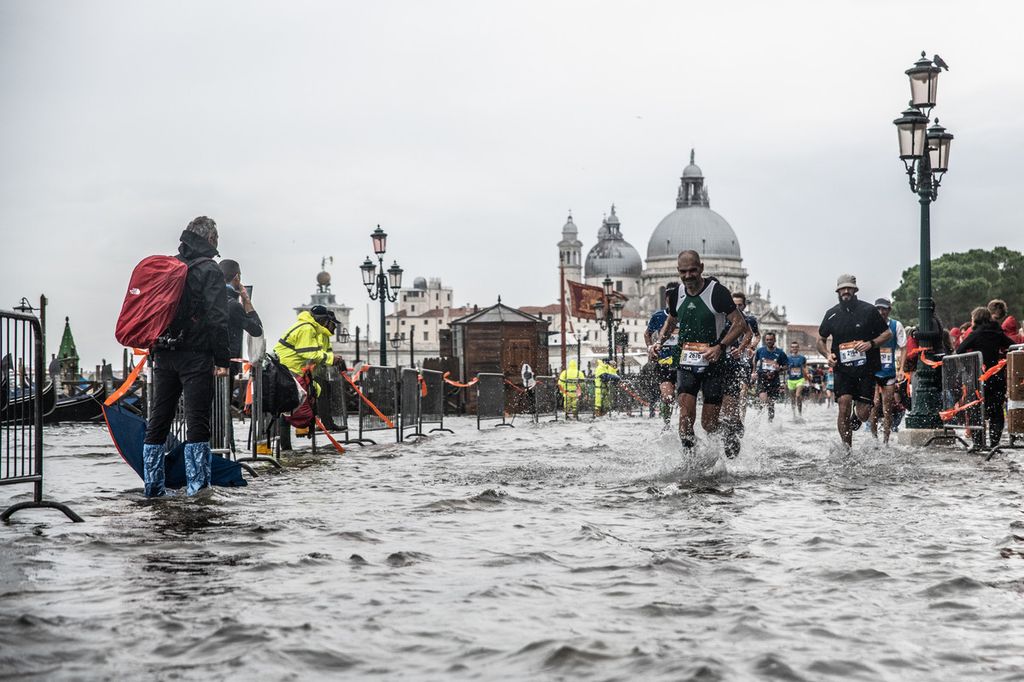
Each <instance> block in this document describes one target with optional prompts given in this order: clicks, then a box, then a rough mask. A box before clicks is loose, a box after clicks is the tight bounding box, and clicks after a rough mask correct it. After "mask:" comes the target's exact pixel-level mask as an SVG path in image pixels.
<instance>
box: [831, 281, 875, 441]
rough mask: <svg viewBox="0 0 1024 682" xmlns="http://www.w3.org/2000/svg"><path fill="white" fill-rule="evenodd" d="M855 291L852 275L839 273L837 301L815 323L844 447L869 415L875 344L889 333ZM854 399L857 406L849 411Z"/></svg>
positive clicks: (873, 386) (873, 392)
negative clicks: (831, 374) (832, 378)
mask: <svg viewBox="0 0 1024 682" xmlns="http://www.w3.org/2000/svg"><path fill="white" fill-rule="evenodd" d="M857 291H858V288H857V278H856V277H854V276H853V275H840V276H839V279H838V281H837V282H836V295H837V296H838V297H839V303H838V304H837V305H834V306H832V307H831V308H829V309H828V310H827V311H826V312H825V317H824V318H823V319H822V321H821V325H820V326H819V327H818V352H819V353H821V354H822V355H823V356H824V357H826V358H828V361H829V366H831V367H832V368H833V369H834V370H835V394H836V401H837V403H838V405H839V414H838V416H837V417H836V427H837V429H838V431H839V437H840V438H841V439H842V441H843V443H845V444H846V446H847V447H850V446H852V445H853V432H854V431H856V430H857V429H858V428H860V425H861V423H863V422H864V421H865V420H866V419H868V417H869V416H870V413H871V405H872V403H874V396H875V377H874V373H875V372H877V371H878V370H879V369H881V366H882V365H881V361H880V359H879V352H878V347H879V346H880V345H881V344H884V343H885V342H886V341H888V340H889V339H890V337H891V336H892V333H891V332H890V331H889V327H888V325H886V323H885V320H884V319H882V315H881V314H880V313H879V312H878V309H877V308H875V306H873V305H871V304H870V303H868V302H867V301H860V300H858V299H857ZM830 337H831V339H832V345H831V347H829V345H828V339H829V338H830ZM855 401H856V402H857V406H856V409H854V410H853V412H854V414H852V415H851V408H853V407H854V405H853V404H854V402H855Z"/></svg>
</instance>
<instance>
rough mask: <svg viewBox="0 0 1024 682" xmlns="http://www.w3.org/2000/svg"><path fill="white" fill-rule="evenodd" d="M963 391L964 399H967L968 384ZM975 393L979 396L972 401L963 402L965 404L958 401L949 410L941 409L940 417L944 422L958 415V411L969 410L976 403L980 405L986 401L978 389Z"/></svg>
mask: <svg viewBox="0 0 1024 682" xmlns="http://www.w3.org/2000/svg"><path fill="white" fill-rule="evenodd" d="M963 393H964V399H966V397H967V395H966V394H967V387H966V386H964V387H963ZM974 394H975V395H976V396H978V399H977V400H972V401H971V402H969V403H966V404H963V405H961V404H960V403H959V402H957V404H956V405H955V406H954V407H951V408H950V409H948V410H942V411H940V412H939V419H941V420H942V421H944V422H948V421H949V420H950V419H952V418H953V417H954V416H956V414H957V413H959V412H963V411H964V410H969V409H971V408H972V407H974V406H975V405H980V404H981V403H983V402H985V400H984V399H983V398H982V397H981V393H979V392H978V391H975V392H974Z"/></svg>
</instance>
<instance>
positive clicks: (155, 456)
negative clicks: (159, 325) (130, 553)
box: [142, 216, 231, 497]
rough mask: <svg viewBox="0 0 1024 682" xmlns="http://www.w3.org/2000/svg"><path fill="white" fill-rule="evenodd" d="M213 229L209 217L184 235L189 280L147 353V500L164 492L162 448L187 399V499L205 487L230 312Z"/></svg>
mask: <svg viewBox="0 0 1024 682" xmlns="http://www.w3.org/2000/svg"><path fill="white" fill-rule="evenodd" d="M217 241H218V236H217V223H215V222H214V221H213V220H211V219H210V218H207V217H206V216H200V217H198V218H196V219H195V220H193V221H192V222H190V223H189V224H188V227H186V228H185V231H184V232H182V233H181V244H180V245H179V246H178V259H179V260H181V261H182V262H184V263H186V264H187V265H188V266H189V268H188V275H187V276H186V278H185V289H184V291H183V292H182V295H181V301H180V302H179V303H178V312H177V313H176V314H175V317H174V320H173V321H172V322H171V325H170V326H169V327H168V328H167V331H165V332H164V333H163V334H162V335H161V337H160V338H159V339H158V340H157V345H156V346H155V347H154V348H153V349H152V352H151V354H150V358H151V360H152V363H153V364H152V367H153V381H154V384H155V385H154V390H153V393H154V395H153V398H152V400H153V404H152V409H151V411H150V418H149V424H148V425H147V427H146V438H145V441H144V443H145V445H144V446H143V449H142V459H143V480H144V481H145V483H146V497H161V496H163V495H164V494H165V489H164V457H165V455H164V444H165V443H166V442H167V434H168V433H169V432H170V429H171V422H172V421H173V420H174V413H175V412H176V411H177V409H178V398H179V397H180V396H181V395H182V393H184V395H185V424H186V430H185V477H186V479H187V484H188V485H187V491H188V494H189V495H195V494H196V493H197V492H199V491H200V490H201V489H202V488H205V487H207V486H209V485H210V478H211V471H212V467H213V459H212V457H213V455H212V454H211V452H210V410H211V407H212V405H213V377H214V375H215V374H216V375H217V376H224V375H225V374H227V372H228V365H229V364H230V363H229V359H230V357H231V355H230V353H229V352H228V309H227V296H225V295H224V276H223V275H222V274H221V271H220V268H218V267H217V264H216V263H214V262H213V260H212V257H213V256H216V255H217Z"/></svg>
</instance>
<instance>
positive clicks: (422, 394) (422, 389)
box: [416, 374, 427, 398]
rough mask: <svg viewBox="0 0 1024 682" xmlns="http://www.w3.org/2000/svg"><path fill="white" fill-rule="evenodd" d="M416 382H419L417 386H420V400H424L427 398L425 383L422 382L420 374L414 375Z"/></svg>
mask: <svg viewBox="0 0 1024 682" xmlns="http://www.w3.org/2000/svg"><path fill="white" fill-rule="evenodd" d="M416 381H417V382H419V385H420V397H421V398H426V397H427V382H426V381H424V380H423V375H422V374H417V375H416Z"/></svg>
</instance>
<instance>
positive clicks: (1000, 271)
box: [892, 246, 1024, 327]
mask: <svg viewBox="0 0 1024 682" xmlns="http://www.w3.org/2000/svg"><path fill="white" fill-rule="evenodd" d="M919 280H920V275H919V267H918V266H917V265H914V266H913V267H909V268H907V269H906V270H904V271H903V279H902V280H901V281H900V286H899V288H898V289H896V291H894V292H892V306H893V311H892V314H893V317H895V318H896V319H897V320H900V321H902V322H903V323H904V324H906V325H915V326H916V325H917V321H918V320H917V317H918V315H917V296H918V292H919V291H920V288H919V286H918V284H919ZM932 297H933V298H934V299H935V313H936V314H937V315H938V316H939V319H940V320H942V324H943V325H944V326H945V327H951V326H956V325H958V324H961V323H963V322H967V321H968V320H970V319H971V310H973V309H974V308H976V307H977V306H980V305H985V304H987V303H988V302H989V301H991V300H992V299H993V298H1001V299H1003V300H1004V301H1006V305H1007V308H1009V313H1010V314H1011V315H1014V316H1016V317H1017V318H1018V319H1020V318H1021V305H1022V304H1024V254H1021V253H1020V252H1019V251H1011V250H1010V249H1007V248H1006V247H1004V246H997V247H996V248H994V249H992V250H991V251H985V250H984V249H971V250H970V251H967V252H966V253H947V254H943V255H942V256H939V257H938V258H936V259H934V260H932Z"/></svg>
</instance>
